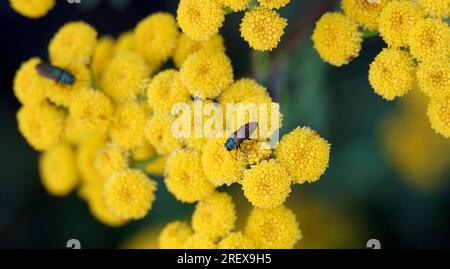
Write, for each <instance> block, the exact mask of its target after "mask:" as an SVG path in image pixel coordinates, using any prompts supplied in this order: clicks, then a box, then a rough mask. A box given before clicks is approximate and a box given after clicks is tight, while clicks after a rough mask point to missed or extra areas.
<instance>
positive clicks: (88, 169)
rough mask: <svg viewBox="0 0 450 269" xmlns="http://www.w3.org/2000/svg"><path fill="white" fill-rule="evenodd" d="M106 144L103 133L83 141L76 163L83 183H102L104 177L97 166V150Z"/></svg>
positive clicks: (77, 152) (77, 153) (79, 147)
mask: <svg viewBox="0 0 450 269" xmlns="http://www.w3.org/2000/svg"><path fill="white" fill-rule="evenodd" d="M105 144H106V137H105V136H103V135H91V136H88V137H87V138H86V139H85V140H83V141H81V143H80V144H79V145H78V148H77V151H76V165H77V170H78V171H79V173H80V176H81V179H82V185H91V183H93V184H92V185H97V186H99V185H102V183H103V177H102V176H101V175H100V174H99V172H98V171H97V168H95V165H94V161H95V158H96V156H97V152H98V151H99V150H100V149H102V148H103V147H104V146H105Z"/></svg>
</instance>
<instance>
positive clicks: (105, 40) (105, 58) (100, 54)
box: [91, 36, 115, 82]
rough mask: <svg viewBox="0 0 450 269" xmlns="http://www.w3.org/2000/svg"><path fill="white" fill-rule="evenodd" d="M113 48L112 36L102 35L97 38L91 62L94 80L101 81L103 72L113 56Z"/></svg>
mask: <svg viewBox="0 0 450 269" xmlns="http://www.w3.org/2000/svg"><path fill="white" fill-rule="evenodd" d="M114 48H115V43H114V39H113V38H112V37H110V36H104V37H101V38H100V39H99V40H98V43H97V46H95V49H94V55H93V56H92V63H91V66H92V72H93V75H94V78H95V81H98V82H101V81H102V76H103V73H104V72H105V69H106V67H107V66H108V65H109V63H110V62H111V60H112V58H113V57H114Z"/></svg>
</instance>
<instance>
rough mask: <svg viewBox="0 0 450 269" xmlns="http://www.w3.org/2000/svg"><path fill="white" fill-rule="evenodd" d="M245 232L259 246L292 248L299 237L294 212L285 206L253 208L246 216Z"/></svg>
mask: <svg viewBox="0 0 450 269" xmlns="http://www.w3.org/2000/svg"><path fill="white" fill-rule="evenodd" d="M245 234H246V235H247V236H249V237H250V238H251V239H252V240H253V241H254V242H255V243H256V246H257V247H259V248H284V249H286V248H293V247H294V245H295V243H296V242H297V241H298V240H300V239H301V233H300V229H299V227H298V223H297V220H296V218H295V215H294V213H293V212H292V211H291V210H289V209H287V208H286V207H284V206H283V205H282V206H279V207H276V208H273V209H262V208H254V209H253V210H252V212H251V213H250V216H249V217H248V220H247V224H246V226H245Z"/></svg>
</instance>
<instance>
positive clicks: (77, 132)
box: [64, 115, 90, 145]
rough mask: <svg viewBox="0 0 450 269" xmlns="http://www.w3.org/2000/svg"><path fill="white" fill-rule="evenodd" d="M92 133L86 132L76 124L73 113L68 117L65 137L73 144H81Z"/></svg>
mask: <svg viewBox="0 0 450 269" xmlns="http://www.w3.org/2000/svg"><path fill="white" fill-rule="evenodd" d="M89 135H90V134H89V133H88V132H85V131H84V130H83V129H81V128H80V126H79V125H78V124H76V122H75V120H74V118H73V117H72V116H71V115H68V116H67V117H66V122H65V126H64V139H65V141H66V142H67V143H69V144H72V145H78V144H81V143H82V142H83V141H84V140H85V139H87V137H88V136H89Z"/></svg>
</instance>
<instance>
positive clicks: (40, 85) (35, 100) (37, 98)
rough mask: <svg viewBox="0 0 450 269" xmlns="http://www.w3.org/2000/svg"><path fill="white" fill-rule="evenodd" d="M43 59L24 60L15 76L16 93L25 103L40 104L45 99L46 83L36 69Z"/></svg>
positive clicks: (14, 87)
mask: <svg viewBox="0 0 450 269" xmlns="http://www.w3.org/2000/svg"><path fill="white" fill-rule="evenodd" d="M40 62H41V60H40V59H39V58H31V59H29V60H28V61H26V62H24V63H23V64H22V65H21V66H20V68H19V70H17V72H16V76H15V77H14V86H13V89H14V94H15V96H16V97H17V99H18V100H19V101H20V102H21V103H22V104H23V105H34V104H39V103H41V102H43V101H44V100H45V83H44V81H43V78H42V77H41V76H40V75H39V74H38V72H37V71H36V65H37V64H39V63H40Z"/></svg>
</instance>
